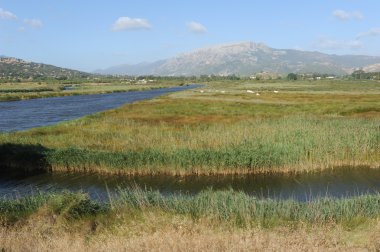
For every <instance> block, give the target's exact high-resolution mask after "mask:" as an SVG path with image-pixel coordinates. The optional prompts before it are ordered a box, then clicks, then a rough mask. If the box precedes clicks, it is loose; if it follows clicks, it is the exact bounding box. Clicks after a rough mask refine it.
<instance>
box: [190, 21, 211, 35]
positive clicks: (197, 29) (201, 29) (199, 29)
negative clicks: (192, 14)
mask: <svg viewBox="0 0 380 252" xmlns="http://www.w3.org/2000/svg"><path fill="white" fill-rule="evenodd" d="M186 26H187V28H188V29H189V30H190V31H191V32H193V33H198V34H202V33H206V32H207V28H206V27H205V26H204V25H202V24H201V23H198V22H194V21H191V22H188V23H186Z"/></svg>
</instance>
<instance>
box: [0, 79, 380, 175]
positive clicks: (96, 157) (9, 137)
mask: <svg viewBox="0 0 380 252" xmlns="http://www.w3.org/2000/svg"><path fill="white" fill-rule="evenodd" d="M247 91H248V92H247ZM252 92H254V93H252ZM257 94H259V95H257ZM379 125H380V83H379V82H376V81H362V82H355V81H343V80H335V81H296V82H274V81H273V82H267V83H260V82H256V81H220V82H211V83H208V84H207V85H206V86H204V87H202V88H198V89H196V90H189V91H185V92H179V93H174V94H170V95H167V96H164V97H160V98H157V99H153V100H149V101H143V102H138V103H134V104H128V105H125V106H122V107H120V108H117V109H114V110H110V111H106V112H102V113H97V114H94V115H90V116H87V117H85V118H82V119H79V120H75V121H71V122H66V123H61V124H58V125H56V126H51V127H42V128H36V129H32V130H29V131H26V132H17V133H9V134H1V135H0V143H2V144H3V145H4V144H6V143H11V144H14V145H20V146H25V145H30V146H38V145H42V146H43V147H44V148H43V149H45V150H46V151H45V152H44V155H45V158H46V161H47V162H48V163H49V164H50V166H51V167H52V169H53V171H54V170H63V171H65V170H77V171H81V170H82V171H96V172H104V173H111V174H112V173H125V174H156V173H166V174H176V175H178V174H181V175H186V174H211V173H241V174H243V173H256V172H297V171H312V170H318V169H324V168H332V167H336V166H370V167H374V168H375V167H380V126H379ZM17 159H18V158H17Z"/></svg>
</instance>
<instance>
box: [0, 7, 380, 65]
mask: <svg viewBox="0 0 380 252" xmlns="http://www.w3.org/2000/svg"><path fill="white" fill-rule="evenodd" d="M379 10H380V1H378V0H372V1H370V0H336V1H331V0H319V1H300V0H299V1H296V0H294V1H292V0H289V1H279V0H278V1H275V0H266V1H258V0H234V1H231V0H230V1H227V0H219V1H214V0H209V1H208V0H191V1H190V0H181V1H174V0H171V1H170V0H161V1H159V0H157V1H154V0H150V1H148V0H124V1H121V0H120V1H119V0H117V1H116V0H115V1H113V0H108V1H100V0H93V1H78V0H76V1H73V0H33V1H26V0H7V1H3V0H0V55H7V56H12V57H18V58H22V59H26V60H31V61H36V62H43V63H49V64H54V65H57V66H62V67H69V68H73V69H80V70H84V71H93V70H95V69H98V68H106V67H109V66H113V65H118V64H124V63H130V64H133V63H139V62H144V61H155V60H159V59H165V58H168V57H172V56H175V55H176V54H178V53H183V52H188V51H191V50H194V49H197V48H201V47H205V46H211V45H215V44H224V43H231V42H241V41H255V42H263V43H265V44H267V45H268V46H270V47H273V48H290V49H301V50H310V51H321V52H326V53H334V54H366V55H379V56H380V15H379V14H378V13H379Z"/></svg>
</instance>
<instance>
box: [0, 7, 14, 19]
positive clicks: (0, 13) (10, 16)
mask: <svg viewBox="0 0 380 252" xmlns="http://www.w3.org/2000/svg"><path fill="white" fill-rule="evenodd" d="M0 18H2V19H17V16H16V15H15V14H13V13H12V12H10V11H6V10H4V9H2V8H0Z"/></svg>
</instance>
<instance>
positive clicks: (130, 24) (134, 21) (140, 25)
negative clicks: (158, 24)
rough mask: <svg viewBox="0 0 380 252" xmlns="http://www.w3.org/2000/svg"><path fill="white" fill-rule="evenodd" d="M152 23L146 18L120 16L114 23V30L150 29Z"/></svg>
mask: <svg viewBox="0 0 380 252" xmlns="http://www.w3.org/2000/svg"><path fill="white" fill-rule="evenodd" d="M150 28H151V25H150V23H149V22H148V20H146V19H142V18H130V17H119V18H118V19H117V20H116V21H115V23H114V24H113V25H112V28H111V30H112V31H123V30H143V29H150Z"/></svg>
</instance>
